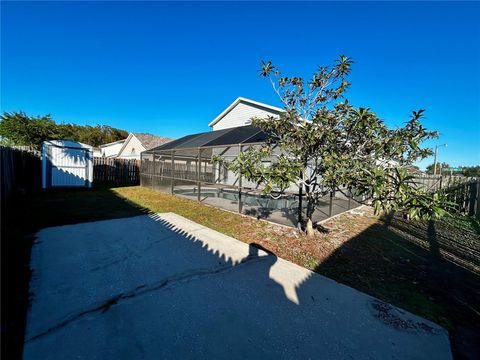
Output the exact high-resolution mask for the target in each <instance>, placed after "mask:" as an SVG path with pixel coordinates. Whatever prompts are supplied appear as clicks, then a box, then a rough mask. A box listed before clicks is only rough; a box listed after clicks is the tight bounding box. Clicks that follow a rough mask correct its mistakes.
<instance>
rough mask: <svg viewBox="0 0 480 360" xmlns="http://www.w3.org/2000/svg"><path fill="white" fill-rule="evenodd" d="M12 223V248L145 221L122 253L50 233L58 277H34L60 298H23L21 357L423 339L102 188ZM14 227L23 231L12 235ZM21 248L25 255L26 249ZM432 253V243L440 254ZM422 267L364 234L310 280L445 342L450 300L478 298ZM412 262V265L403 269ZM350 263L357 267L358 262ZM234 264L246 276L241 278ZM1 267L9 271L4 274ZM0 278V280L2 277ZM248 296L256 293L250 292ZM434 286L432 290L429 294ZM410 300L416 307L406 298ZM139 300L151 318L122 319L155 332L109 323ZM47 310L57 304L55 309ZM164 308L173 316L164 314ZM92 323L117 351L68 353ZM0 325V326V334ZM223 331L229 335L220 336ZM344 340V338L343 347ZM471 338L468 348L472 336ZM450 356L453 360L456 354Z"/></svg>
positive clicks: (389, 237)
mask: <svg viewBox="0 0 480 360" xmlns="http://www.w3.org/2000/svg"><path fill="white" fill-rule="evenodd" d="M15 213H16V214H17V217H15V222H12V227H11V229H12V230H15V229H16V230H15V231H17V235H16V236H17V237H16V239H17V240H18V239H20V238H21V236H19V235H23V234H25V233H28V232H33V231H36V230H38V229H39V228H44V227H49V226H57V225H65V224H79V223H84V222H85V221H94V220H109V219H117V218H124V217H125V218H126V219H125V221H122V222H121V223H120V225H119V228H116V230H115V231H118V233H119V234H130V233H131V231H132V230H131V229H132V227H131V226H130V223H129V221H131V219H132V218H131V217H132V216H135V215H145V214H149V216H150V219H151V221H149V222H147V223H146V224H144V226H142V227H141V228H140V230H138V231H136V232H135V233H131V242H130V243H126V244H125V243H119V242H118V241H117V238H115V237H110V238H109V237H108V236H106V235H107V234H108V231H109V230H108V229H107V230H105V233H100V234H98V236H96V237H91V238H88V239H87V240H86V241H87V242H85V241H83V242H80V241H76V239H77V237H76V236H77V235H78V234H77V233H71V236H69V239H68V240H69V242H67V243H65V242H61V241H60V240H63V239H65V236H63V235H62V236H61V237H59V238H58V239H57V240H55V238H54V236H55V235H54V233H51V234H50V235H51V237H52V239H53V240H52V241H51V242H50V241H49V243H48V244H46V243H43V244H39V245H41V246H42V247H43V246H47V245H48V246H60V245H61V244H63V245H62V246H64V248H63V252H62V254H64V255H63V256H61V257H59V256H58V252H56V251H55V252H54V251H48V247H47V248H46V251H44V257H43V258H42V261H44V262H45V263H47V264H57V265H58V266H59V268H57V269H55V268H53V270H52V271H50V272H47V273H45V272H44V273H42V274H38V276H41V277H42V281H44V282H46V283H49V284H50V285H49V288H50V289H55V291H60V292H61V294H59V293H57V294H56V295H57V296H58V298H49V297H43V295H42V294H44V292H42V291H39V290H41V289H38V288H37V289H36V290H35V289H34V294H33V295H34V296H35V301H36V302H37V301H38V304H40V307H39V308H32V311H33V313H32V316H33V318H32V319H31V321H33V322H32V324H34V327H33V328H30V330H29V334H28V338H27V339H26V342H27V344H28V347H29V350H28V354H30V355H32V354H37V355H38V354H50V353H51V351H52V349H56V351H58V352H59V354H63V355H65V356H67V357H68V355H69V354H70V351H71V349H72V346H75V347H80V348H81V349H80V351H85V352H86V353H85V355H86V356H87V357H88V355H89V354H90V355H91V354H92V353H91V352H90V353H88V351H92V350H95V351H99V352H98V353H95V354H96V356H98V357H100V358H112V357H115V356H118V355H119V354H122V355H124V352H125V351H130V350H131V349H135V351H136V352H135V355H137V356H138V357H144V358H145V357H149V356H152V355H154V356H155V357H157V358H162V357H168V356H169V355H170V356H171V354H172V352H173V353H175V355H176V356H177V358H182V357H189V356H191V354H192V349H193V350H194V351H195V352H196V354H197V355H198V357H209V358H212V357H213V358H214V357H217V358H218V357H222V356H223V357H225V356H226V352H225V351H226V350H228V351H229V352H231V353H235V354H236V355H237V354H238V357H243V358H254V357H258V354H262V353H263V354H264V353H265V352H267V353H270V354H272V357H277V358H278V357H290V358H298V357H302V355H304V354H318V353H319V351H321V353H322V357H323V358H338V357H339V356H341V355H342V354H351V355H352V356H354V357H357V358H361V356H364V355H365V356H367V355H368V352H369V351H371V350H372V349H375V350H376V351H377V350H378V349H377V347H378V345H379V343H382V338H383V337H385V338H388V337H389V336H390V335H391V334H396V331H413V332H417V333H419V334H420V335H421V336H428V335H429V332H430V331H433V330H432V328H431V327H430V326H429V325H427V324H424V323H422V322H417V321H414V320H411V319H408V320H404V319H403V318H402V316H403V315H402V314H398V313H396V311H395V310H394V309H393V308H392V307H390V306H389V305H388V304H385V303H382V302H377V301H374V299H372V301H370V302H369V307H370V310H369V311H370V312H369V311H367V312H365V301H364V300H362V301H360V302H358V303H355V301H353V303H352V301H351V297H352V290H351V289H350V288H347V287H343V286H341V285H338V284H335V285H332V283H333V282H331V281H330V280H328V279H324V278H321V277H316V276H315V277H312V276H310V275H306V274H307V273H306V272H301V271H300V272H295V271H292V274H291V276H289V277H287V278H285V276H282V274H281V268H280V267H279V266H278V265H279V261H280V260H279V259H278V258H277V257H276V256H275V255H274V254H272V253H268V252H264V250H266V249H263V248H262V247H261V246H259V245H256V244H252V245H251V246H249V247H248V250H247V252H245V251H244V250H239V251H238V252H235V251H234V252H233V254H236V255H235V256H230V255H228V254H232V249H231V248H225V247H224V246H225V245H222V243H221V242H219V243H216V244H215V246H211V244H210V245H209V244H207V243H205V242H204V241H202V240H201V239H200V238H198V237H197V236H194V235H192V234H191V232H189V231H185V230H182V229H179V228H177V227H176V225H175V223H174V222H169V221H166V220H164V219H161V218H159V217H158V216H157V215H155V214H150V212H149V211H148V209H145V208H142V207H138V206H137V205H135V204H133V203H131V202H128V201H126V200H125V199H123V198H121V197H119V196H117V195H116V194H115V193H114V192H113V191H111V190H109V189H107V188H102V189H94V190H90V191H89V190H85V191H79V190H74V191H70V190H62V191H52V192H48V193H43V194H40V195H39V196H38V197H36V198H32V199H28V201H27V202H25V203H24V205H23V206H20V209H16V212H15ZM26 219H29V221H26ZM30 219H32V220H31V221H30ZM159 222H160V223H161V224H162V225H163V227H164V230H162V231H164V235H165V236H163V237H162V238H161V239H157V240H155V241H152V239H151V237H150V236H148V234H152V233H155V232H156V231H158V223H159ZM22 223H29V224H30V225H28V227H27V228H24V229H22ZM90 225H92V224H88V223H85V224H81V226H87V227H88V226H90ZM50 230H51V229H46V230H44V231H50ZM15 231H13V232H15ZM12 239H13V238H12ZM21 241H23V240H21ZM29 241H30V242H29V244H31V241H32V239H30V240H29ZM12 242H14V241H13V240H12ZM388 242H390V243H395V246H391V244H390V245H389V246H386V245H385V244H388ZM25 244H27V243H25ZM24 246H25V247H28V246H27V245H24ZM441 247H442V245H441V243H440V245H439V248H440V250H441ZM89 248H91V249H93V250H94V251H92V252H91V253H90V254H85V251H84V249H89ZM397 248H398V249H401V250H398V249H397ZM392 249H396V250H392ZM2 250H3V249H2ZM57 250H58V248H57ZM440 250H439V253H440V252H441V251H440ZM242 251H243V252H242ZM29 254H30V253H29V250H28V257H27V256H26V255H25V256H24V257H23V258H22V259H21V261H23V263H22V264H23V265H25V264H28V259H29V257H30V255H29ZM189 254H190V255H189ZM412 254H414V255H415V256H412ZM80 255H81V256H82V258H81V260H82V267H76V266H63V267H61V266H60V264H59V263H58V261H59V260H61V263H63V264H64V265H65V264H74V263H75V262H76V261H78V260H79V259H78V256H80ZM2 256H3V251H2ZM429 256H430V252H429V251H427V250H423V249H421V247H419V245H418V244H415V243H412V242H410V241H409V240H408V239H405V238H404V237H403V236H400V235H398V234H397V233H395V232H394V231H393V230H391V229H385V228H384V227H381V226H380V227H376V226H374V227H372V228H371V229H368V231H366V232H364V233H362V234H359V235H358V236H357V237H355V238H353V239H352V240H350V241H349V242H348V243H347V244H345V245H344V246H342V247H341V248H339V249H338V250H337V251H336V252H335V253H334V254H333V255H332V256H331V257H329V258H328V259H327V260H326V261H324V262H323V263H322V264H320V265H319V266H318V267H317V269H316V271H317V272H319V273H321V274H325V275H327V276H329V277H330V278H333V279H335V280H337V281H340V282H342V283H345V284H347V285H350V286H352V287H354V288H356V289H359V290H361V291H365V292H367V293H370V294H371V295H374V296H376V297H378V298H380V299H382V300H384V301H388V302H391V303H393V304H395V305H399V306H401V307H403V308H405V309H407V310H410V311H412V312H414V313H417V314H420V315H422V316H427V317H429V318H430V319H432V320H434V321H436V322H438V323H441V324H442V325H444V326H449V328H450V329H453V331H456V329H457V327H456V326H457V325H456V324H457V321H458V323H459V324H464V323H463V322H462V320H461V319H463V315H462V317H461V319H460V318H459V319H460V320H457V319H456V318H455V319H454V321H455V325H454V326H452V325H451V324H450V322H451V320H450V319H449V318H446V317H445V316H447V315H448V314H447V313H448V312H449V311H451V309H452V307H459V306H462V307H463V308H467V306H465V304H463V305H459V304H460V303H459V301H458V300H455V299H454V298H453V295H456V296H460V301H467V303H466V304H467V305H468V306H473V307H472V309H473V308H474V307H475V306H476V305H475V303H474V300H475V299H477V298H478V293H477V295H475V293H474V291H475V289H477V288H478V277H475V275H474V274H472V272H469V271H466V270H465V269H461V268H459V267H457V266H455V265H452V266H453V267H449V268H448V269H447V268H445V269H443V268H442V269H438V268H437V267H433V266H432V265H431V262H429V261H428V260H427V259H428V258H429ZM415 257H418V260H415V261H412V260H411V259H412V258H415ZM27 258H28V259H27ZM358 259H362V262H359V261H358ZM2 260H3V259H2ZM407 260H408V261H407ZM119 264H122V266H124V267H125V268H126V269H128V270H129V271H128V277H127V278H125V275H126V274H125V273H122V272H117V271H113V270H114V269H115V267H116V266H118V265H119ZM246 264H249V265H248V266H245V265H246ZM2 266H3V261H2ZM13 266H14V264H13V263H12V262H10V269H13ZM292 266H294V265H292ZM25 269H28V268H25V267H24V269H23V271H25V274H23V275H21V274H20V275H19V274H18V273H15V272H10V275H9V278H8V279H7V283H4V281H3V280H4V279H3V278H2V293H5V292H3V290H4V289H3V287H4V285H5V286H6V289H9V288H12V286H13V287H14V284H15V283H16V282H17V283H22V282H23V283H24V285H23V287H22V288H21V289H16V290H13V291H12V292H11V294H12V295H14V293H15V296H16V297H17V300H18V299H19V298H20V299H21V301H20V302H15V297H13V296H12V297H11V299H9V300H8V302H5V301H3V299H2V315H3V314H6V315H7V317H8V316H9V319H10V322H8V323H6V324H7V326H6V327H5V331H4V326H3V323H2V355H3V353H4V351H5V354H6V355H7V358H13V359H15V358H21V349H22V345H23V341H24V335H25V332H24V330H25V311H26V306H27V303H28V302H27V291H28V288H27V287H26V286H25V281H26V282H27V283H28V278H29V275H30V274H29V272H28V271H26V270H25ZM233 269H235V271H232V270H233ZM2 270H3V269H2ZM59 270H61V271H59ZM449 273H450V274H454V278H455V279H457V280H459V281H460V279H461V282H462V284H463V285H462V286H460V285H458V284H457V287H455V281H454V280H453V278H452V279H448V274H449ZM4 274H5V272H3V271H2V277H3V275H4ZM225 274H228V281H214V280H212V279H214V278H215V277H220V276H221V275H225ZM295 274H296V275H295ZM71 279H82V284H95V285H94V286H80V287H79V288H76V287H74V286H72V283H71ZM217 280H218V279H217ZM206 281H208V284H210V285H209V286H211V287H213V289H211V290H212V291H205V289H206V287H205V284H206ZM443 281H447V282H446V283H445V282H443ZM413 282H415V283H416V284H413ZM442 282H443V285H442V284H441V283H442ZM126 284H127V285H129V286H125V285H126ZM255 284H260V285H259V286H253V285H255ZM325 284H327V285H328V286H327V285H325ZM412 284H413V287H412ZM445 284H447V286H448V285H451V286H454V287H453V290H456V292H455V294H450V295H452V296H450V298H449V300H448V301H446V302H443V300H442V296H443V295H444V294H443V292H446V287H445ZM466 284H469V285H468V286H467V285H466ZM180 285H182V286H188V287H189V288H190V289H191V290H190V291H191V292H190V295H191V296H186V297H182V298H181V299H178V298H175V297H174V294H175V291H176V289H178V288H179V287H180ZM440 285H442V286H441V287H443V289H439V287H440ZM79 289H80V290H81V291H78V290H79ZM319 289H322V291H319ZM164 290H165V291H164ZM37 291H38V292H37ZM159 291H161V292H162V296H163V297H164V298H162V301H158V298H155V297H153V296H150V295H153V294H155V293H157V292H159ZM437 292H440V293H437ZM53 294H55V293H53ZM418 294H425V295H424V296H423V297H421V298H418ZM459 294H460V295H459ZM9 297H10V296H9ZM219 297H221V298H222V301H221V302H219V301H218V298H219ZM140 298H142V299H143V300H142V301H144V303H143V305H142V306H145V307H146V308H147V309H155V312H149V311H142V310H141V309H138V308H135V307H134V308H133V310H134V315H133V314H132V317H135V318H138V317H140V318H141V319H140V320H139V323H143V324H148V323H150V322H155V321H156V320H155V319H156V316H158V314H166V315H165V316H163V317H162V319H161V326H160V327H159V328H155V329H152V331H145V329H142V328H136V327H132V326H133V325H132V323H129V322H128V321H126V322H124V321H118V320H119V316H120V319H121V318H122V316H123V315H125V316H126V315H127V314H126V313H125V311H126V309H125V307H122V305H123V304H125V303H127V302H130V303H134V302H135V301H136V300H139V299H140ZM91 299H95V301H91ZM55 301H60V302H61V304H60V305H59V304H58V303H55ZM172 304H174V305H175V306H174V307H172ZM477 304H478V302H477ZM7 309H8V311H4V310H7ZM198 309H201V311H198ZM468 311H470V310H468ZM468 311H467V312H468ZM9 313H11V314H10V315H9ZM121 314H123V315H121ZM155 314H157V315H155ZM372 314H373V317H372ZM464 315H465V316H466V317H468V316H470V322H467V323H466V324H467V327H468V326H469V325H470V324H471V321H473V319H475V318H474V317H472V313H471V311H470V312H468V314H467V313H466V314H464ZM37 316H38V317H37ZM98 316H104V317H106V321H107V323H109V324H116V325H115V326H116V327H114V328H113V329H112V331H113V333H112V334H111V338H113V339H115V338H116V336H117V338H118V339H119V340H120V341H119V343H118V348H116V349H112V348H111V347H101V348H97V349H92V347H91V346H90V344H89V343H88V342H87V343H83V342H82V343H80V342H79V340H78V339H81V338H82V337H84V336H85V333H86V329H85V328H82V326H83V325H82V324H84V322H85V321H86V320H87V319H91V318H92V317H93V318H95V317H98ZM372 318H373V319H372ZM3 319H4V317H3V316H2V322H3ZM142 319H143V320H142ZM213 319H218V321H214V320H213ZM443 319H444V320H445V321H444V320H443ZM377 320H378V321H379V322H381V323H384V324H385V325H386V326H385V327H384V328H382V329H383V330H382V333H381V334H378V335H381V336H371V335H372V334H371V333H370V332H369V331H368V329H369V328H370V327H371V326H369V325H371V324H373V325H374V326H373V327H375V326H377V325H375V324H376V323H375V321H377ZM372 321H373V323H372ZM73 322H75V324H76V326H75V327H74V328H73V330H72V328H71V327H70V330H71V331H72V333H71V334H72V338H71V339H73V340H72V342H71V343H69V342H68V341H65V342H63V341H62V342H58V341H57V340H56V339H55V336H52V335H55V334H56V333H58V332H60V331H62V329H65V328H68V327H69V325H70V324H72V323H73ZM232 323H234V324H235V328H232ZM362 324H363V326H364V328H362ZM365 326H366V327H365ZM199 329H202V331H198V330H199ZM352 329H353V330H354V332H355V337H350V336H348V332H349V331H351V330H352ZM469 329H470V328H469ZM127 333H128V334H143V335H142V336H143V337H142V338H141V341H140V342H138V341H139V340H138V338H137V337H135V336H128V337H127V336H125V334H127ZM215 334H222V335H223V336H222V340H221V344H220V346H218V344H217V346H207V344H211V339H210V340H209V338H211V337H212V336H214V335H215ZM248 334H252V335H250V336H249V335H248ZM333 334H338V335H336V336H334V335H333ZM422 334H423V335H422ZM455 334H456V333H454V335H452V341H453V343H454V346H456V343H455V341H457V343H458V339H457V338H456V335H455ZM475 334H476V335H475V336H477V335H478V332H475ZM173 335H178V336H180V335H181V337H182V338H185V339H189V342H188V344H189V346H185V343H182V342H180V343H178V342H177V343H176V342H175V341H171V342H169V346H166V344H165V343H164V342H163V341H160V340H161V339H163V337H165V336H167V337H168V336H173ZM402 336H403V335H402ZM3 337H5V338H3ZM159 339H160V340H159ZM172 339H173V338H172ZM327 339H330V341H328V340H327ZM5 340H7V341H9V342H7V341H5ZM209 341H210V342H209ZM144 344H151V347H150V348H145V346H144ZM286 344H290V345H289V346H286ZM80 345H81V346H80ZM398 345H400V344H398ZM92 346H93V345H92ZM468 346H469V345H468V344H467V347H466V348H468V349H469V350H468V349H467V350H466V351H473V350H472V349H471V347H468ZM400 348H401V349H402V350H400V351H409V346H403V347H402V346H400ZM457 348H460V349H462V345H460V346H457ZM232 349H234V350H235V352H233V350H232ZM361 349H363V350H361ZM384 350H385V349H384ZM410 350H411V349H410ZM413 350H415V349H413ZM423 350H425V349H423ZM112 351H113V352H112ZM150 351H152V352H153V353H150ZM299 351H302V353H299ZM361 351H364V353H361ZM378 351H380V350H378ZM419 351H422V349H419ZM432 351H433V350H432ZM462 351H463V350H462ZM30 358H31V356H30Z"/></svg>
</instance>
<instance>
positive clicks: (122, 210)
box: [0, 187, 149, 359]
mask: <svg viewBox="0 0 480 360" xmlns="http://www.w3.org/2000/svg"><path fill="white" fill-rule="evenodd" d="M2 210H3V211H2V228H1V229H0V230H1V292H2V301H1V322H2V324H1V354H2V358H5V359H21V357H22V348H23V340H24V335H25V322H26V312H27V307H28V297H29V295H28V283H29V280H30V276H31V273H30V267H29V262H30V251H31V246H32V242H33V240H34V238H33V237H32V234H33V233H35V232H36V231H38V230H39V229H41V228H44V227H49V226H57V225H65V224H74V223H80V222H85V221H96V220H105V219H113V218H121V217H129V216H135V215H141V214H146V213H148V212H149V211H148V209H145V208H141V207H139V206H137V205H135V204H133V203H131V202H129V201H127V200H126V199H123V198H121V197H119V196H117V195H116V194H115V193H114V192H113V191H111V190H109V188H108V187H96V188H95V189H93V190H92V189H68V188H65V189H50V190H46V191H41V192H37V193H28V194H25V193H24V192H17V193H16V194H13V195H12V198H11V199H10V200H9V201H8V203H7V204H5V207H4V208H2Z"/></svg>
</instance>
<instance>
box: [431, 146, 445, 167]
mask: <svg viewBox="0 0 480 360" xmlns="http://www.w3.org/2000/svg"><path fill="white" fill-rule="evenodd" d="M441 146H445V147H447V144H442V145H435V160H434V161H433V175H437V155H438V148H439V147H441ZM440 175H442V171H440Z"/></svg>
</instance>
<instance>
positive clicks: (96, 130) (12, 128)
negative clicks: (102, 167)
mask: <svg viewBox="0 0 480 360" xmlns="http://www.w3.org/2000/svg"><path fill="white" fill-rule="evenodd" d="M127 136H128V132H127V131H125V130H121V129H115V128H112V127H110V126H106V125H97V126H88V125H87V126H81V125H75V124H56V123H55V121H53V119H52V118H51V117H50V115H45V116H36V117H35V116H28V115H27V114H25V113H24V112H12V113H8V112H5V113H3V115H1V116H0V138H1V140H2V143H5V144H9V145H25V146H31V147H33V148H36V149H39V148H40V145H41V143H42V142H43V141H45V140H55V139H63V140H72V141H79V142H82V143H85V144H89V145H92V146H99V145H102V144H106V143H109V142H113V141H117V140H121V139H125V138H126V137H127Z"/></svg>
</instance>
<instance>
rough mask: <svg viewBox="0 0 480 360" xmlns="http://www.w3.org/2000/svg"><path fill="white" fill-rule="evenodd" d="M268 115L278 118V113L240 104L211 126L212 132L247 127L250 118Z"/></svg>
mask: <svg viewBox="0 0 480 360" xmlns="http://www.w3.org/2000/svg"><path fill="white" fill-rule="evenodd" d="M268 115H274V116H278V112H274V111H272V110H269V109H266V108H262V107H261V106H256V105H253V104H247V103H244V102H240V103H238V105H237V106H235V107H234V108H233V109H232V110H230V111H229V112H228V113H227V114H225V116H224V117H223V118H222V119H220V121H219V122H217V123H216V124H215V125H213V130H221V129H229V128H233V127H237V126H245V125H249V124H250V122H251V118H252V117H260V118H263V117H266V116H268Z"/></svg>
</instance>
